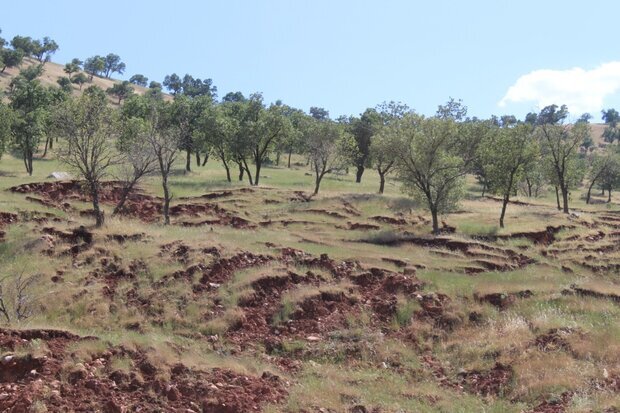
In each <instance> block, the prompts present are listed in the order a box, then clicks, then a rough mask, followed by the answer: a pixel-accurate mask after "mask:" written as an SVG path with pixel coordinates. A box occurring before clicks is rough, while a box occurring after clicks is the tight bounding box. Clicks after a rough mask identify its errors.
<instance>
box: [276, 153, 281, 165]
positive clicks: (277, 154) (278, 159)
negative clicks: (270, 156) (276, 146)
mask: <svg viewBox="0 0 620 413" xmlns="http://www.w3.org/2000/svg"><path fill="white" fill-rule="evenodd" d="M281 154H282V153H281V152H280V151H278V152H276V166H280V155H281Z"/></svg>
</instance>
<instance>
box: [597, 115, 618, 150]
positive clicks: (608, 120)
mask: <svg viewBox="0 0 620 413" xmlns="http://www.w3.org/2000/svg"><path fill="white" fill-rule="evenodd" d="M601 114H602V115H603V116H602V119H603V121H604V122H605V124H606V125H607V127H606V128H605V130H604V131H603V139H605V142H609V143H613V142H614V141H615V140H618V141H620V129H618V122H620V113H618V111H617V110H616V109H613V108H611V109H606V110H602V111H601Z"/></svg>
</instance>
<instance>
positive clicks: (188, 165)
mask: <svg viewBox="0 0 620 413" xmlns="http://www.w3.org/2000/svg"><path fill="white" fill-rule="evenodd" d="M191 163H192V151H191V149H187V159H186V161H185V172H191V171H192V165H191Z"/></svg>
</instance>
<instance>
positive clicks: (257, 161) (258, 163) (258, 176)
mask: <svg viewBox="0 0 620 413" xmlns="http://www.w3.org/2000/svg"><path fill="white" fill-rule="evenodd" d="M261 163H262V162H261V161H259V160H258V159H257V160H256V173H255V174H254V186H258V180H259V178H260V168H261V166H262V165H261Z"/></svg>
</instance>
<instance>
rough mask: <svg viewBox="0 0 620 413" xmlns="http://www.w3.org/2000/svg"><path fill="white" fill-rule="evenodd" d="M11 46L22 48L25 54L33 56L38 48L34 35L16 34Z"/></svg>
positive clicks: (15, 48)
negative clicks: (33, 38)
mask: <svg viewBox="0 0 620 413" xmlns="http://www.w3.org/2000/svg"><path fill="white" fill-rule="evenodd" d="M11 46H12V47H13V49H14V50H21V51H22V53H23V55H24V56H31V55H32V54H33V52H34V50H35V48H36V45H35V44H34V41H33V40H32V37H30V36H15V37H13V39H12V40H11Z"/></svg>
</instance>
